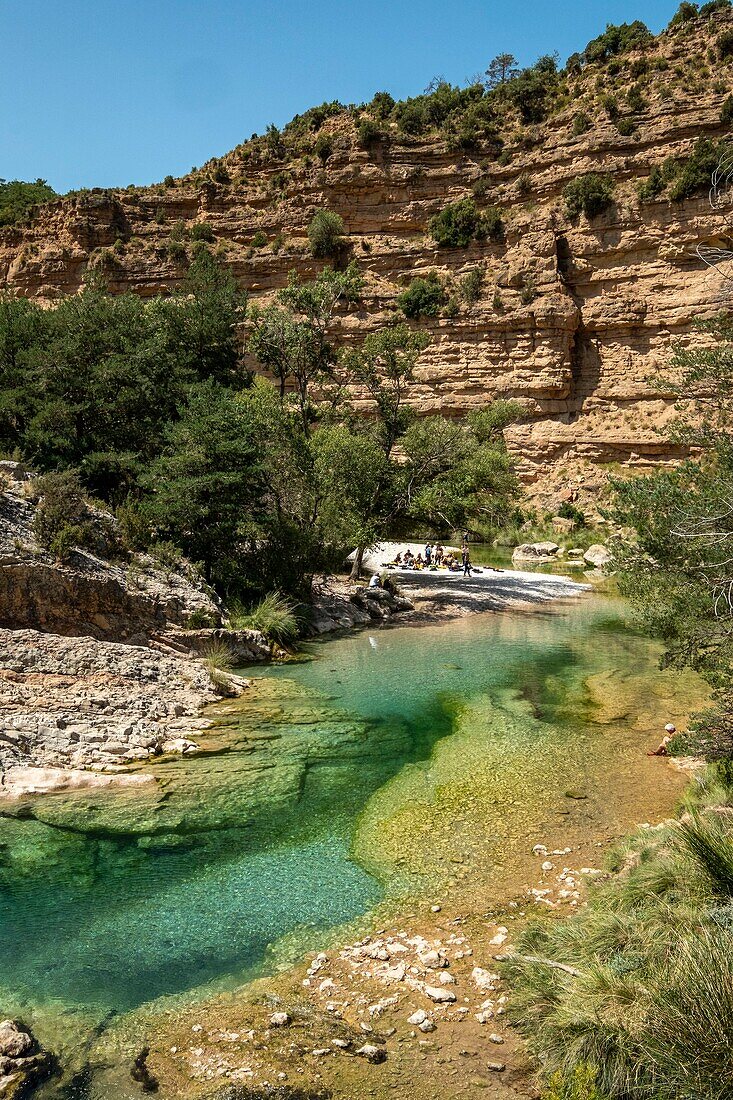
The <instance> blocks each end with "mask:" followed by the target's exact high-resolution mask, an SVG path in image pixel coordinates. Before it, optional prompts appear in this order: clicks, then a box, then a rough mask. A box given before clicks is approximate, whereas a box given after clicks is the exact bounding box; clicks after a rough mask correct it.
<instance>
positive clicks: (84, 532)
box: [33, 470, 116, 560]
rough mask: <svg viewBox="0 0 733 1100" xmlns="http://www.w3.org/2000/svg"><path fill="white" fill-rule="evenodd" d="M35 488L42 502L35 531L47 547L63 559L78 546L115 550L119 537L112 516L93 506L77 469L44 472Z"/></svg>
mask: <svg viewBox="0 0 733 1100" xmlns="http://www.w3.org/2000/svg"><path fill="white" fill-rule="evenodd" d="M34 490H35V493H36V496H37V499H38V503H37V506H36V511H35V513H34V516H33V534H34V536H35V539H36V541H37V542H38V544H39V546H41V547H43V549H44V550H48V551H50V552H51V553H52V554H53V555H54V556H55V557H57V558H59V559H60V560H64V559H65V558H66V557H67V556H68V554H69V552H70V551H71V550H72V549H74V547H83V548H85V549H87V550H92V551H94V552H95V553H97V554H101V555H107V554H109V553H111V552H113V550H114V547H115V544H116V538H115V532H114V524H113V521H112V517H111V516H108V515H107V514H106V513H102V512H99V511H97V512H94V511H93V510H92V509H91V507H90V505H89V503H88V501H87V499H86V496H85V494H84V490H83V488H82V485H81V482H80V481H79V476H78V474H77V473H76V472H75V471H72V470H64V471H61V472H58V473H48V474H44V476H43V477H40V478H38V480H37V481H36V483H35V485H34Z"/></svg>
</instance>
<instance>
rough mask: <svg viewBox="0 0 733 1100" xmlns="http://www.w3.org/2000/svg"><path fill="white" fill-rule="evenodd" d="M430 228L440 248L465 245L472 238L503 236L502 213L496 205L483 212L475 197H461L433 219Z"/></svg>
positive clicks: (462, 246)
mask: <svg viewBox="0 0 733 1100" xmlns="http://www.w3.org/2000/svg"><path fill="white" fill-rule="evenodd" d="M428 228H429V231H430V235H431V236H432V238H433V240H434V241H435V242H436V244H438V245H439V246H440V247H441V248H465V247H466V246H467V245H468V244H470V242H471V241H473V240H483V238H484V237H487V236H488V237H492V238H493V239H497V238H498V237H500V236H501V230H502V218H501V212H500V211H499V210H498V209H497V207H489V209H488V210H486V211H485V212H484V213H483V214H481V213H480V212H479V209H478V207H477V206H476V203H475V202H474V200H473V199H459V201H458V202H452V203H449V205H448V206H446V207H444V208H443V209H442V210H441V211H440V213H439V214H436V215H435V216H434V217H433V218H431V219H430V224H429V226H428Z"/></svg>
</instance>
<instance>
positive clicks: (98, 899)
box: [0, 594, 702, 1049]
mask: <svg viewBox="0 0 733 1100" xmlns="http://www.w3.org/2000/svg"><path fill="white" fill-rule="evenodd" d="M658 656H659V649H658V647H657V646H656V644H655V643H653V642H651V641H649V640H648V639H646V638H643V637H641V636H639V635H638V634H636V633H634V631H633V630H632V629H631V628H630V627H629V625H628V624H627V623H626V621H625V618H624V607H623V604H622V603H621V601H618V600H614V599H612V598H607V597H602V596H598V595H594V594H588V595H583V596H580V597H578V598H576V599H573V600H569V601H566V602H564V603H561V604H560V603H558V604H557V605H552V606H549V605H548V606H547V608H546V609H545V610H542V611H537V610H534V611H532V612H507V613H504V614H483V615H475V616H470V617H466V618H463V619H456V620H452V621H448V622H442V623H440V624H436V625H430V626H420V627H416V626H409V625H405V626H398V627H390V628H384V629H381V630H376V631H374V630H373V631H371V632H370V631H368V630H367V631H363V632H359V633H355V634H352V635H350V636H347V637H343V638H337V639H331V640H328V641H320V642H314V643H311V644H309V645H306V646H305V647H304V659H303V660H301V661H298V662H293V663H288V664H285V665H279V666H273V667H269V668H262V667H258V668H257V669H248V670H245V671H246V674H247V675H251V676H253V677H256V679H254V680H253V687H252V689H251V690H250V691H249V692H247V693H246V694H245V696H244V697H243V698H242V699H240V700H236V701H228V702H225V703H222V704H220V705H218V706H217V707H215V708H214V709H213V711H212V714H213V715H214V717H215V718H216V725H215V726H214V727H213V728H212V729H210V730H208V731H207V732H206V733H205V734H204V735H203V736H202V737H201V738H200V739H199V740H200V744H201V747H202V750H203V751H202V752H201V753H200V754H199V755H197V756H193V757H188V758H184V759H177V760H165V759H161V760H159V761H157V762H153V763H151V764H150V765H145V767H146V768H148V769H149V770H150V771H151V773H152V774H153V775H154V776H155V777H156V779H157V783H155V784H150V785H148V786H146V787H143V788H140V789H135V790H134V791H125V792H124V793H123V792H119V793H116V794H114V793H111V792H110V791H109V790H107V791H104V792H102V793H95V794H93V795H92V794H89V793H76V794H73V795H69V794H66V795H48V796H45V797H41V798H36V799H33V800H27V801H26V802H24V803H22V804H21V805H19V806H17V807H16V808H15V809H14V811H13V812H12V813H10V812H9V811H7V810H6V812H5V816H3V817H0V1010H1V1011H2V1013H3V1014H5V1015H20V1016H22V1017H23V1018H24V1019H26V1020H27V1021H28V1022H30V1023H31V1024H33V1026H35V1027H36V1029H37V1030H38V1033H39V1036H40V1037H41V1039H42V1040H44V1041H46V1042H47V1043H48V1044H49V1045H50V1046H55V1047H56V1049H59V1048H61V1049H63V1048H64V1047H71V1046H73V1045H74V1043H75V1042H78V1041H79V1035H80V1034H84V1033H85V1032H86V1030H88V1029H89V1028H91V1027H93V1026H95V1025H99V1023H100V1021H104V1020H106V1019H109V1018H110V1017H111V1016H113V1015H119V1014H125V1013H134V1012H135V1011H136V1010H138V1009H140V1008H141V1006H144V1011H146V1012H150V1010H151V1005H150V1003H151V1002H155V1001H156V1000H157V999H160V998H162V999H164V1000H163V1001H162V1002H161V1003H166V1004H168V1005H170V1003H171V1000H170V999H171V998H181V997H183V998H191V997H201V996H204V995H206V994H209V993H212V992H216V991H219V990H222V989H227V988H229V989H231V988H234V987H235V986H236V985H238V984H240V983H242V982H243V981H247V980H248V979H250V978H253V977H255V976H257V975H259V974H262V973H264V972H267V971H268V970H272V969H276V968H277V967H278V966H285V965H287V963H288V962H289V961H290V960H292V959H293V958H295V957H296V956H297V955H298V954H299V953H302V951H303V950H305V949H306V948H308V947H312V946H314V945H317V944H319V943H320V942H323V941H324V939H326V938H328V936H329V935H335V934H337V933H336V932H334V930H336V929H340V928H341V927H342V926H344V925H351V924H353V923H354V922H357V923H358V922H359V921H360V920H361V921H364V920H368V919H369V914H370V913H371V912H373V911H374V910H375V908H376V909H379V907H382V908H385V909H388V908H389V907H392V908H393V909H398V908H399V906H401V905H407V904H412V902H413V900H414V899H416V898H421V897H422V898H432V897H438V896H440V897H445V896H446V894H450V893H451V892H452V893H453V894H454V895H455V896H456V897H458V898H460V899H461V900H462V901H464V902H465V903H466V904H469V903H471V904H478V903H479V902H480V903H488V902H490V900H491V899H492V897H496V896H502V895H503V896H506V895H507V892H511V891H517V890H521V889H522V888H523V887H524V886H525V885H526V882H527V881H528V879H527V874H528V871H527V853H528V852H530V851H531V847H532V844H533V843H535V842H536V841H537V840H542V841H549V842H550V843H551V844H555V843H562V842H563V841H564V842H565V843H572V842H573V840H574V839H577V838H578V837H581V836H587V835H589V834H590V833H592V834H593V836H594V837H597V838H600V840H603V839H604V838H611V837H613V836H616V835H619V833H620V832H623V831H624V830H625V829H626V828H628V827H630V826H631V825H632V824H633V823H634V822H635V821H638V820H648V819H651V818H652V816H653V815H654V814H660V813H665V812H668V811H669V809H670V808H671V806H672V803H673V801H674V798H675V795H676V793H677V792H678V791H679V789H680V785H681V779H680V777H679V776H678V775H677V774H676V773H674V772H673V770H672V769H671V768H669V766H668V765H666V764H665V763H664V762H663V761H659V760H658V759H651V760H650V759H649V758H648V757H647V756H646V755H645V754H646V751H647V750H648V749H649V748H653V747H654V746H655V745H656V743H657V741H658V739H659V735H660V733H661V730H662V727H663V726H664V723H665V722H667V721H670V720H671V721H676V722H680V721H683V720H684V717H685V715H686V714H688V713H689V711H690V709H691V707H693V706H694V705H696V704H697V703H699V701H700V700H701V698H702V693H701V687H700V685H699V683H698V682H697V681H696V680H695V678H694V677H693V676H685V675H682V676H681V675H680V674H672V673H667V672H664V673H663V672H660V671H659V670H658V667H657V663H658ZM173 1003H174V1002H173Z"/></svg>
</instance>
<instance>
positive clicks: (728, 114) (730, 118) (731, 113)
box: [720, 95, 733, 126]
mask: <svg viewBox="0 0 733 1100" xmlns="http://www.w3.org/2000/svg"><path fill="white" fill-rule="evenodd" d="M720 121H721V123H722V125H723V126H730V124H731V122H733V95H729V96H728V97H727V98H726V99H725V100H724V101H723V106H722V107H721V110H720Z"/></svg>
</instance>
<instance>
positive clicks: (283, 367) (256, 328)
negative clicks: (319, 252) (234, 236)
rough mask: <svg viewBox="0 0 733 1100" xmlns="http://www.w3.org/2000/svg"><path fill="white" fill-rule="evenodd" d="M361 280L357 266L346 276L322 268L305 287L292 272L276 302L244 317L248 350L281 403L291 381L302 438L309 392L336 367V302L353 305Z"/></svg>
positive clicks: (307, 427)
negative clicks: (271, 380) (269, 378)
mask: <svg viewBox="0 0 733 1100" xmlns="http://www.w3.org/2000/svg"><path fill="white" fill-rule="evenodd" d="M362 282H363V281H362V278H361V276H360V275H359V271H358V268H357V267H356V264H354V263H351V264H349V266H348V267H347V268H346V270H345V271H334V270H332V269H331V268H324V270H323V271H321V272H320V274H319V275H318V276H317V277H316V278H315V279H313V280H311V281H310V282H304V281H303V280H301V279H299V278H298V276H297V274H296V273H295V272H292V273H291V275H290V278H289V279H288V285H287V286H286V287H285V288H284V289H283V290H281V291H279V292H278V294H277V299H276V302H275V303H274V304H273V305H271V306H268V307H265V308H264V309H260V308H259V307H256V306H255V307H253V308H252V309H251V310H250V313H249V322H250V330H249V337H248V345H247V346H248V349H249V351H250V353H251V354H252V355H253V356H254V357H255V358H256V359H257V361H258V362H259V363H260V365H261V366H263V367H264V368H265V370H267V371H269V372H270V373H271V374H272V375H273V376H274V377H275V378H276V379H277V380H278V384H279V388H280V397H281V399H284V398H285V393H286V389H287V385H288V382H289V381H292V384H293V387H294V390H295V395H296V400H297V403H298V407H299V410H300V416H301V420H302V424H303V429H304V431H305V433H306V435H307V434H308V433H309V430H310V421H311V418H312V413H313V409H312V406H311V397H310V390H311V386H312V384H313V383H314V382H316V381H322V380H324V379H326V378H328V377H329V376H330V375H331V373H332V368H333V364H334V362H335V358H336V357H335V351H334V348H333V344H332V339H331V326H332V322H333V318H334V314H335V311H336V309H337V307H338V304H339V302H341V301H344V302H354V301H356V300H357V299H358V297H359V294H360V293H361V287H362Z"/></svg>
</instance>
